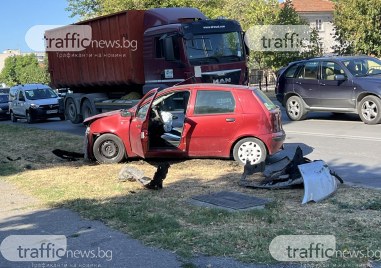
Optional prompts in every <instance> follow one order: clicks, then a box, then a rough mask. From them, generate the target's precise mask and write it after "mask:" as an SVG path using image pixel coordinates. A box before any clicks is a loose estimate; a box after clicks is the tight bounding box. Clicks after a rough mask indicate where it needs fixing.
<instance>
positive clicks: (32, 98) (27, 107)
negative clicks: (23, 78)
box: [9, 84, 65, 123]
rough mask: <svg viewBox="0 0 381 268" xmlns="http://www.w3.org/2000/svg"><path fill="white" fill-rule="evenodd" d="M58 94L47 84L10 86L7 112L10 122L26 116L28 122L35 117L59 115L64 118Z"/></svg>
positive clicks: (44, 117)
mask: <svg viewBox="0 0 381 268" xmlns="http://www.w3.org/2000/svg"><path fill="white" fill-rule="evenodd" d="M59 99H60V97H58V95H57V94H56V93H55V92H54V90H53V89H51V88H50V87H49V86H47V85H43V84H25V85H18V86H14V87H11V88H10V91H9V102H10V104H9V113H10V116H11V120H12V122H16V121H17V119H19V118H26V120H27V122H28V123H33V122H34V121H35V120H37V119H46V118H52V117H59V118H60V119H61V120H65V115H64V113H63V111H61V110H60V106H59Z"/></svg>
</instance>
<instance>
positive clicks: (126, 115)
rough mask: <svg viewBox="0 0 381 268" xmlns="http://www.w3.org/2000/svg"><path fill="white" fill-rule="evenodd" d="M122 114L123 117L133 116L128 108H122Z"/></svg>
mask: <svg viewBox="0 0 381 268" xmlns="http://www.w3.org/2000/svg"><path fill="white" fill-rule="evenodd" d="M120 114H121V116H122V117H131V116H132V113H131V112H130V111H128V110H122V112H121V113H120Z"/></svg>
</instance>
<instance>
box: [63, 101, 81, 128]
mask: <svg viewBox="0 0 381 268" xmlns="http://www.w3.org/2000/svg"><path fill="white" fill-rule="evenodd" d="M65 113H66V115H67V117H68V118H69V120H70V121H71V122H72V123H73V124H79V123H82V121H83V119H82V116H81V115H80V114H78V113H77V109H76V107H75V103H74V100H73V99H72V98H69V99H67V101H66V106H65Z"/></svg>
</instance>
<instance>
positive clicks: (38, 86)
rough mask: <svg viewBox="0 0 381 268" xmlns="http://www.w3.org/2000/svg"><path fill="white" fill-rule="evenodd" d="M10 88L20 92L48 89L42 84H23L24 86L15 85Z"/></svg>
mask: <svg viewBox="0 0 381 268" xmlns="http://www.w3.org/2000/svg"><path fill="white" fill-rule="evenodd" d="M12 88H18V89H22V90H28V89H38V88H50V87H49V86H48V85H44V84H24V85H17V86H14V87H12Z"/></svg>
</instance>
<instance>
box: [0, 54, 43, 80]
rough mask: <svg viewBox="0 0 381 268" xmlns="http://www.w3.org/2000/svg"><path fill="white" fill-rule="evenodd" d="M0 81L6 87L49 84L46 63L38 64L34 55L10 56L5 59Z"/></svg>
mask: <svg viewBox="0 0 381 268" xmlns="http://www.w3.org/2000/svg"><path fill="white" fill-rule="evenodd" d="M0 81H2V82H4V83H5V84H7V85H8V86H14V85H17V84H27V83H43V84H48V83H49V81H50V80H49V75H48V72H47V62H46V61H45V63H44V64H41V65H40V64H39V63H38V61H37V58H36V56H35V55H34V54H29V55H25V56H21V55H18V56H11V57H8V58H6V59H5V62H4V68H3V70H2V72H1V73H0Z"/></svg>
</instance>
